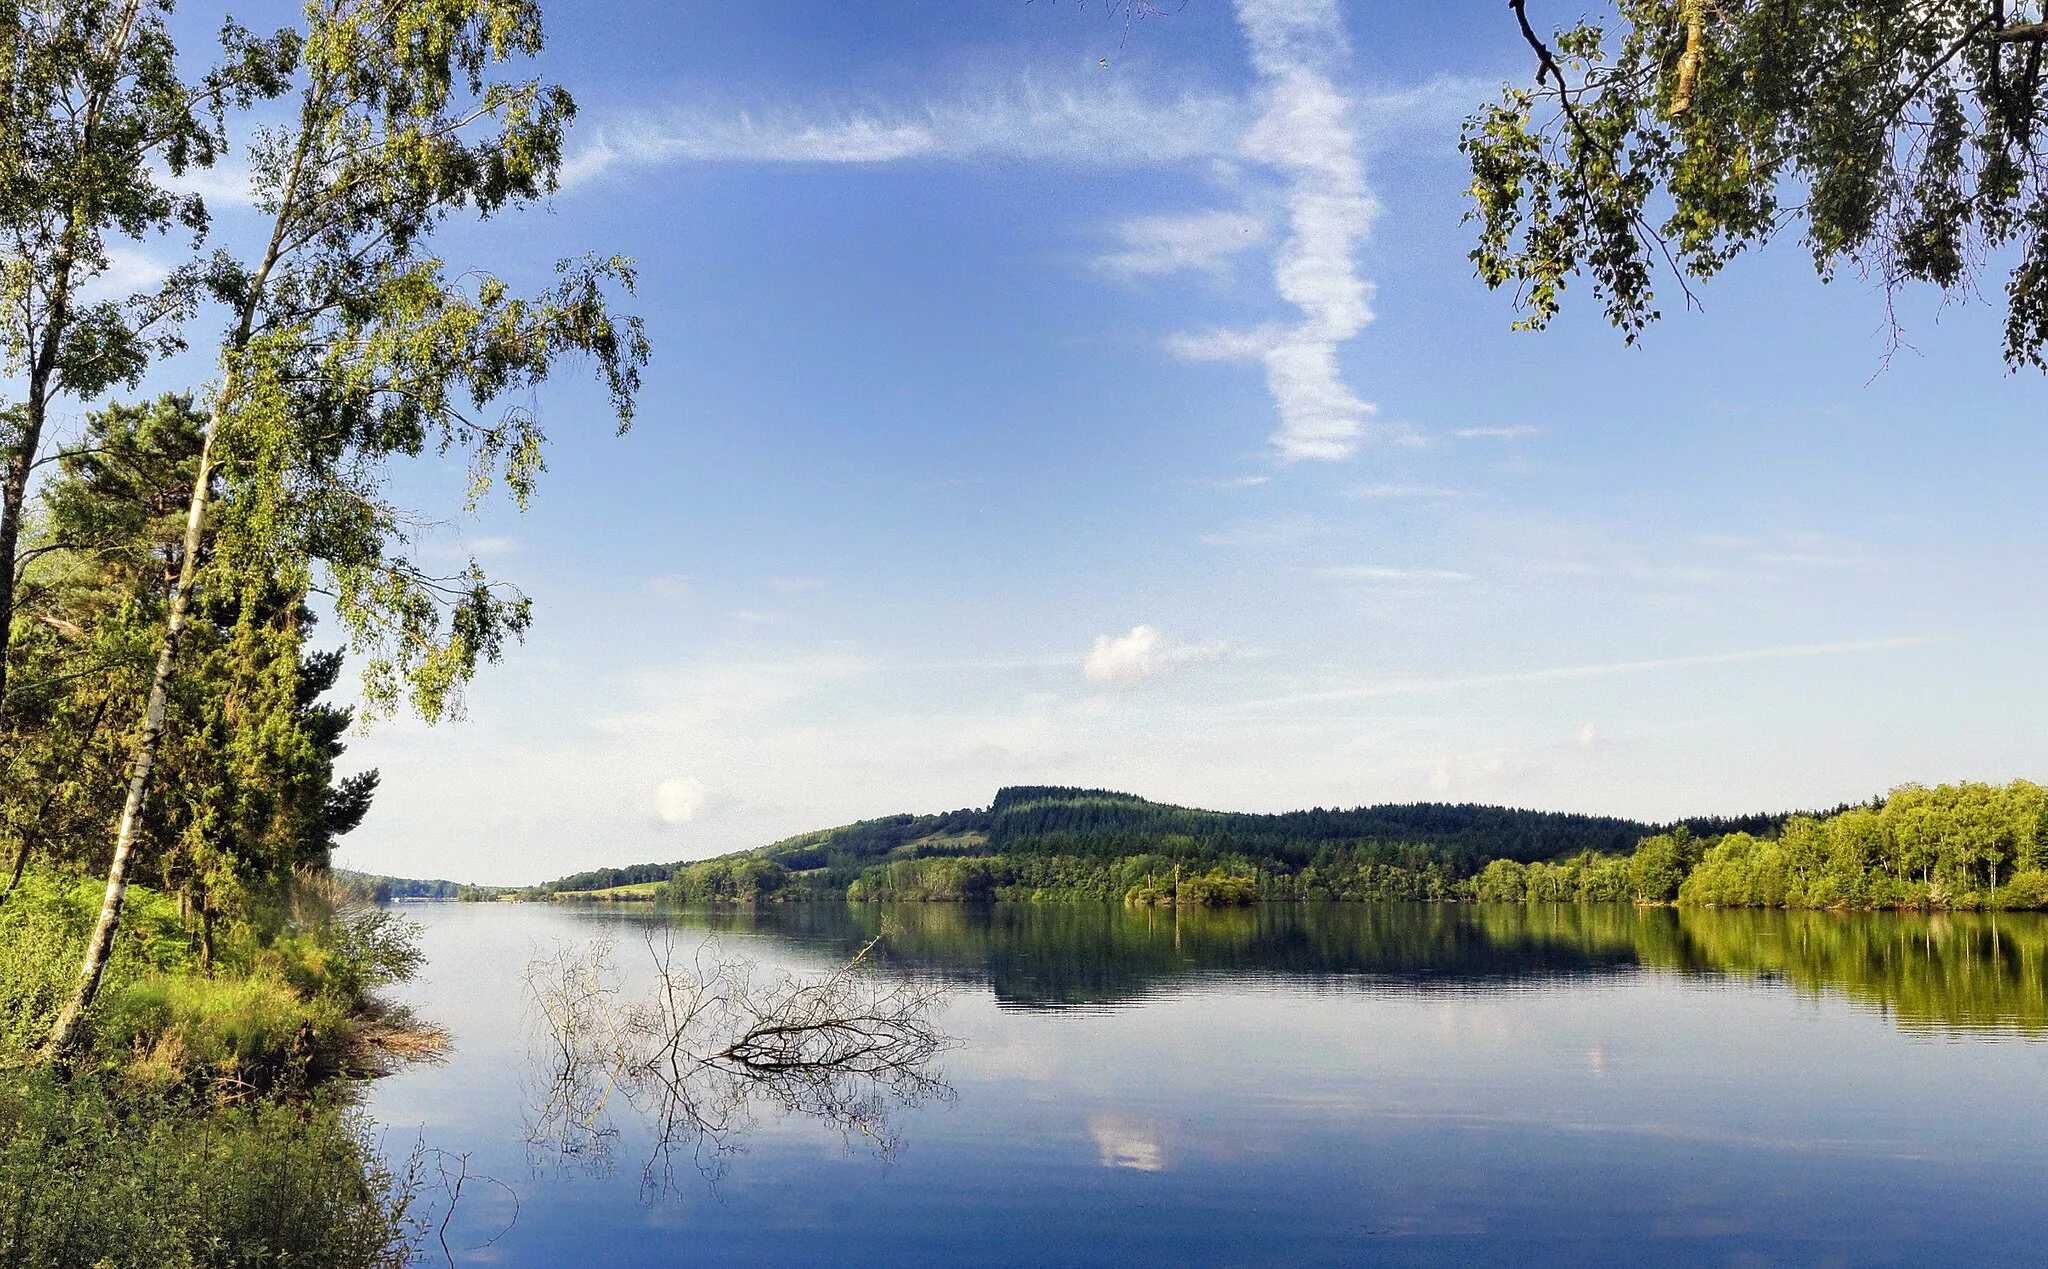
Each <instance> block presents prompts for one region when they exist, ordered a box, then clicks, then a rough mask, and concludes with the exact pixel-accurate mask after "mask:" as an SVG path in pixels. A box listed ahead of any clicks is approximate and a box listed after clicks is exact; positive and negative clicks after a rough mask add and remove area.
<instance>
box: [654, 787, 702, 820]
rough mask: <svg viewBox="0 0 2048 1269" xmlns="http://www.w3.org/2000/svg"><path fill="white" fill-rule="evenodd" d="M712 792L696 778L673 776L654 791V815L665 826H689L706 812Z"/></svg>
mask: <svg viewBox="0 0 2048 1269" xmlns="http://www.w3.org/2000/svg"><path fill="white" fill-rule="evenodd" d="M710 797H711V790H710V789H708V788H706V787H705V786H704V782H703V781H702V780H699V779H697V778H695V777H694V776H673V777H671V778H669V779H667V780H663V781H662V782H661V787H660V788H658V789H656V790H655V791H654V813H655V814H656V815H658V816H660V817H661V822H662V823H664V824H687V823H689V822H690V821H691V820H694V819H696V818H697V816H698V814H699V813H701V812H702V811H703V810H704V804H705V802H706V801H708V800H709V799H710Z"/></svg>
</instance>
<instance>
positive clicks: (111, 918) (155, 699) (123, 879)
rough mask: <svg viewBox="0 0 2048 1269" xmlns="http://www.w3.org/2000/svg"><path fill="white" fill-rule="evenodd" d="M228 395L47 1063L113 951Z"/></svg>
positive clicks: (81, 1019)
mask: <svg viewBox="0 0 2048 1269" xmlns="http://www.w3.org/2000/svg"><path fill="white" fill-rule="evenodd" d="M233 390H234V378H233V376H232V375H230V376H229V378H228V381H227V382H226V383H225V384H223V385H222V388H221V394H220V396H219V397H217V398H216V399H215V402H214V407H213V417H212V418H211V419H209V420H208V421H207V424H206V439H205V440H204V441H203V442H201V444H200V447H199V474H198V476H197V477H196V478H195V479H194V480H193V482H192V505H191V507H190V508H189V509H188V510H187V512H186V513H185V558H184V559H183V560H182V561H180V562H179V565H178V584H177V587H176V589H174V590H173V591H172V592H171V611H170V615H169V617H168V618H167V619H166V620H165V622H164V641H163V645H162V647H160V648H159V649H158V650H157V657H156V672H155V673H154V674H153V675H152V676H151V678H150V683H149V706H148V708H147V709H146V710H145V711H144V713H143V716H142V734H141V735H140V736H138V737H136V739H135V761H134V765H133V767H132V768H131V769H130V771H129V775H128V799H127V801H126V802H125V803H124V804H123V805H122V807H121V828H120V832H119V833H118V834H117V835H116V836H115V838H114V859H113V862H112V863H111V864H109V865H108V866H107V895H106V898H105V899H104V900H102V901H101V903H100V916H99V920H98V921H97V922H96V923H94V925H93V930H92V938H91V940H90V941H89V942H87V944H86V946H85V960H84V961H83V962H82V963H81V964H80V965H79V967H78V985H77V987H75V988H74V989H73V990H72V993H71V999H70V1000H68V1001H66V1002H65V1005H64V1011H63V1012H62V1013H60V1014H58V1015H57V1024H56V1025H55V1026H54V1027H52V1028H50V1038H49V1040H48V1041H47V1042H46V1043H45V1044H44V1046H43V1049H44V1054H45V1056H47V1057H50V1058H53V1059H62V1058H64V1057H67V1056H69V1055H70V1054H71V1053H72V1052H73V1051H74V1050H75V1049H76V1048H77V1047H78V1042H79V1039H80V1037H81V1035H82V1034H83V1031H84V1023H85V1011H86V1010H87V1009H89V1008H91V1007H92V1002H93V997H95V996H97V995H98V994H99V990H100V978H101V976H102V975H104V974H105V973H106V971H107V959H108V957H109V956H110V955H111V954H112V953H113V950H114V932H115V931H116V930H117V929H119V928H120V925H121V905H122V904H123V903H125V902H126V901H127V899H128V860H129V857H130V856H131V855H133V854H134V853H135V836H136V834H137V833H138V832H140V831H141V827H142V808H143V804H144V803H145V802H146V801H147V800H148V797H149V773H150V770H151V768H153V767H154V766H155V765H156V749H157V742H158V741H159V740H161V739H162V737H163V733H164V714H165V713H166V711H168V709H169V708H170V692H171V675H172V674H173V673H174V672H175V671H176V669H177V665H178V644H179V642H180V640H181V639H182V637H183V635H184V633H185V617H186V614H187V613H188V612H189V611H190V610H191V607H192V587H193V577H194V574H195V573H196V572H197V570H198V567H199V547H200V540H201V537H202V535H203V532H204V528H205V524H206V495H207V490H208V488H209V487H210V485H211V483H212V477H213V442H214V438H215V437H216V436H217V435H218V434H219V432H220V420H221V409H222V407H223V405H224V404H225V403H226V401H227V400H228V397H229V395H230V394H231V393H232V392H233Z"/></svg>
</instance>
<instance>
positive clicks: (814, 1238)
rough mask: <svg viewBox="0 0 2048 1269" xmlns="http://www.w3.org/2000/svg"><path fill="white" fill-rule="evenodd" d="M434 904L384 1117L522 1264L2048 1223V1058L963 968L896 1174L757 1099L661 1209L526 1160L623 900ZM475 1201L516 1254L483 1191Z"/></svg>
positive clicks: (1884, 1232)
mask: <svg viewBox="0 0 2048 1269" xmlns="http://www.w3.org/2000/svg"><path fill="white" fill-rule="evenodd" d="M420 916H421V917H422V919H423V920H424V921H425V922H426V924H427V925H428V929H429V935H428V951H429V954H430V956H431V957H432V967H431V969H430V973H429V978H428V980H427V981H425V982H423V983H421V984H419V985H418V986H417V991H416V996H417V998H418V1000H419V1001H420V1003H421V1005H422V1006H423V1007H424V1009H425V1011H426V1012H427V1013H428V1014H429V1015H430V1016H432V1017H435V1018H437V1019H439V1020H441V1021H444V1022H445V1023H447V1024H448V1025H449V1026H450V1027H451V1029H452V1030H453V1031H454V1032H455V1035H456V1037H457V1042H458V1046H459V1047H458V1051H457V1053H456V1056H455V1058H454V1060H453V1061H452V1062H451V1063H450V1064H449V1065H448V1066H446V1067H444V1068H438V1069H425V1070H420V1071H415V1072H411V1073H408V1074H406V1075H404V1076H401V1077H399V1078H396V1079H393V1080H389V1081H385V1082H383V1083H382V1084H380V1085H378V1086H377V1088H376V1089H375V1092H374V1094H373V1101H372V1109H373V1111H374V1112H375V1113H376V1115H377V1116H378V1118H379V1119H380V1120H381V1121H382V1122H383V1123H384V1124H385V1125H387V1143H388V1147H387V1148H388V1149H389V1150H390V1152H391V1153H393V1154H395V1155H402V1154H403V1153H404V1150H405V1149H406V1148H409V1146H410V1145H411V1143H412V1141H413V1140H414V1139H415V1137H417V1136H418V1135H420V1133H421V1131H422V1126H424V1135H425V1137H426V1139H427V1141H428V1143H429V1144H431V1145H433V1146H435V1147H438V1148H440V1149H443V1150H447V1151H457V1152H466V1153H467V1154H468V1155H469V1157H470V1167H471V1168H472V1170H474V1171H477V1172H481V1173H488V1174H490V1175H493V1176H496V1177H499V1178H502V1179H504V1180H506V1181H507V1182H509V1183H510V1184H511V1185H512V1186H513V1187H514V1188H515V1189H516V1190H517V1191H518V1194H519V1199H520V1202H521V1205H522V1207H521V1213H520V1216H519V1221H518V1223H517V1225H516V1226H515V1227H514V1229H513V1230H512V1232H511V1233H509V1234H508V1235H506V1237H505V1238H504V1239H503V1240H502V1241H501V1242H499V1243H498V1244H497V1245H495V1246H493V1247H491V1248H489V1249H488V1250H487V1251H484V1252H480V1253H477V1256H476V1257H475V1258H477V1259H484V1258H488V1259H489V1260H491V1261H492V1262H494V1263H503V1264H513V1265H542V1264H557V1263H576V1262H580V1263H608V1264H620V1265H633V1264H670V1263H693V1262H698V1261H702V1262H707V1263H709V1262H745V1263H770V1264H808V1263H820V1262H831V1261H860V1262H869V1261H888V1262H890V1263H932V1264H938V1263H945V1264H961V1263H970V1264H972V1263H986V1264H1001V1263H1020V1262H1033V1261H1036V1262H1041V1263H1103V1264H1111V1263H1118V1264H1124V1263H1135V1262H1147V1263H1232V1264H1244V1263H1275V1264H1283V1263H1304V1262H1322V1263H1331V1262H1360V1261H1364V1262H1367V1263H1417V1264H1429V1263H1442V1262H1445V1261H1458V1260H1464V1261H1468V1262H1474V1263H1553V1264H1570V1263H1582V1262H1585V1261H1588V1260H1592V1261H1607V1262H1617V1261H1619V1262H1641V1261H1644V1260H1645V1259H1655V1260H1658V1261H1660V1262H1663V1263H1711V1264H1720V1263H1727V1262H1729V1261H1731V1260H1736V1259H1744V1258H1747V1259H1751V1260H1755V1261H1757V1262H1759V1263H1780V1262H1782V1263H1809V1262H1812V1261H1815V1260H1817V1259H1825V1258H1828V1257H1834V1258H1837V1259H1842V1260H1846V1261H1848V1262H1852V1263H1864V1262H1873V1261H1878V1262H1882V1261H1889V1260H1893V1259H1901V1258H1903V1259H1913V1258H1926V1259H1932V1260H1935V1261H1938V1262H1940V1263H1948V1264H1954V1263H1969V1262H1972V1261H1973V1260H1975V1261H1981V1262H1990V1261H1994V1260H2003V1261H2004V1262H2005V1263H2023V1262H2026V1261H2028V1260H2029V1259H2030V1258H2032V1257H2033V1256H2034V1255H2035V1254H2036V1231H2037V1230H2038V1228H2039V1223H2040V1219H2041V1217H2042V1216H2043V1215H2048V1201H2044V1200H2042V1199H2040V1198H2039V1197H2037V1196H2036V1193H2035V1190H2036V1187H2035V1185H2034V1183H2033V1181H2032V1180H2031V1179H2030V1178H2034V1177H2037V1176H2038V1175H2040V1173H2041V1170H2042V1168H2043V1165H2044V1164H2048V1098H2043V1097H2042V1096H2041V1095H2040V1093H2041V1088H2042V1081H2043V1078H2044V1076H2048V1046H2043V1045H2040V1044H2035V1043H2027V1042H2023V1041H2020V1040H2015V1039H2011V1038H2000V1037H1999V1036H1997V1035H1995V1034H1988V1033H1955V1034H1950V1033H1945V1032H1934V1033H1926V1032H1911V1031H1907V1030H1902V1029H1901V1028H1900V1027H1899V1026H1896V1025H1894V1023H1893V1022H1892V1021H1891V1020H1890V1019H1888V1018H1887V1017H1884V1016H1880V1015H1879V1014H1876V1013H1873V1012H1872V1010H1871V1008H1870V1007H1867V1006H1852V1005H1851V1004H1849V1003H1848V1002H1846V1001H1845V1000H1844V999H1843V998H1842V997H1841V996H1839V995H1836V994H1832V993H1829V992H1820V993H1815V992H1811V991H1805V992H1802V991H1799V990H1795V989H1794V988H1793V987H1791V986H1788V985H1786V984H1785V983H1783V982H1780V981H1759V980H1757V979H1755V978H1744V977H1738V976H1732V975H1731V976H1708V977H1698V976H1687V975H1682V974H1673V973H1647V972H1641V971H1633V970H1629V971H1623V972H1612V973H1603V974H1600V975H1595V976H1586V975H1576V976H1566V977H1548V978H1545V977H1531V978H1528V979H1524V980H1508V981H1502V982H1499V983H1496V984H1494V985H1493V986H1492V987H1491V988H1489V989H1487V990H1483V991H1481V990H1469V989H1456V990H1433V989H1431V988H1429V987H1428V986H1427V985H1426V984H1423V985H1417V984H1414V983H1408V984H1402V985H1395V984H1389V983H1386V982H1380V983H1378V984H1376V985H1375V984H1373V983H1371V982H1370V981H1368V980H1359V981H1358V982H1357V983H1355V984H1354V985H1352V986H1351V987H1348V988H1346V987H1342V986H1339V985H1336V984H1333V983H1331V982H1329V981H1327V980H1316V981H1309V982H1303V981H1293V980H1290V979H1288V978H1287V977H1285V976H1279V975H1273V974H1259V975H1255V976H1253V977H1249V978H1241V979H1232V978H1230V977H1228V976H1225V975H1219V974H1206V975H1203V976H1201V977H1199V978H1197V979H1194V980H1190V981H1184V982H1183V983H1181V984H1180V985H1179V986H1178V987H1177V988H1176V989H1175V990H1171V991H1164V992H1153V993H1152V994H1149V995H1147V996H1146V997H1145V998H1144V999H1143V1001H1142V1003H1138V1004H1135V1005H1132V1006H1131V1007H1126V1008H1120V1009H1114V1010H1105V1009H1064V1010H1046V1009H1016V1008H1010V1007H1005V1006H1003V1005H1002V1004H1000V1003H999V1002H998V1001H997V1000H995V999H994V998H993V997H992V996H991V995H990V993H989V991H988V989H987V988H986V987H981V986H975V985H973V984H972V983H971V982H967V981H965V980H963V982H962V985H961V986H960V988H959V989H958V990H957V991H956V992H955V994H954V996H953V999H952V1001H951V1003H950V1005H949V1006H948V1008H947V1010H946V1012H945V1014H944V1016H943V1018H942V1022H943V1025H944V1026H945V1027H946V1029H947V1030H949V1031H951V1032H953V1033H954V1034H955V1035H957V1036H959V1037H960V1038H961V1039H962V1040H963V1042H964V1043H963V1045H962V1047H960V1048H959V1049H957V1050H954V1051H952V1052H950V1053H948V1054H946V1055H945V1056H944V1057H943V1058H942V1060H941V1065H942V1066H943V1069H944V1071H945V1074H946V1076H947V1078H948V1080H949V1082H950V1083H951V1084H952V1085H953V1087H954V1088H955V1089H956V1090H957V1092H958V1094H959V1095H958V1099H957V1101H956V1102H955V1103H954V1104H952V1105H934V1106H927V1107H920V1108H915V1109H912V1110H909V1111H906V1112H904V1113H903V1115H902V1117H901V1120H900V1123H899V1124H898V1127H900V1130H901V1133H902V1136H903V1140H904V1144H903V1146H902V1148H901V1150H900V1151H899V1153H898V1154H897V1156H896V1158H895V1159H894V1161H893V1162H891V1163H888V1164H886V1165H884V1164H881V1163H878V1162H876V1160H875V1159H874V1157H873V1155H872V1153H871V1152H865V1151H862V1150H860V1149H859V1148H857V1146H856V1147H855V1148H849V1147H848V1145H847V1143H846V1142H844V1141H842V1140H841V1138H840V1137H839V1136H838V1135H837V1134H836V1133H833V1132H830V1131H828V1130H821V1129H819V1128H817V1127H816V1126H814V1125H807V1124H804V1123H802V1122H798V1121H795V1120H792V1119H787V1118H782V1119H778V1118H776V1117H774V1116H764V1117H763V1118H762V1121H761V1124H760V1127H759V1131H758V1132H756V1133H755V1134H754V1135H753V1136H752V1137H751V1138H750V1139H749V1140H748V1142H747V1143H746V1146H745V1149H744V1153H743V1154H741V1155H740V1156H739V1157H738V1158H737V1159H736V1160H735V1161H734V1164H733V1167H732V1169H731V1171H730V1173H729V1174H728V1175H727V1176H726V1178H725V1179H724V1180H723V1181H721V1182H720V1184H719V1185H718V1187H717V1188H716V1190H715V1191H712V1190H709V1189H705V1188H699V1189H685V1190H682V1191H679V1192H677V1193H674V1194H672V1195H669V1196H666V1197H659V1198H656V1199H654V1200H652V1201H643V1197H642V1191H641V1184H640V1182H641V1174H640V1165H641V1162H642V1160H640V1159H639V1158H638V1157H636V1155H635V1153H634V1152H635V1149H636V1147H637V1146H639V1145H640V1144H642V1143H641V1141H640V1140H638V1139H637V1130H636V1129H635V1128H634V1126H633V1125H632V1124H631V1122H630V1120H627V1119H622V1120H621V1124H620V1126H621V1129H622V1132H621V1136H620V1140H619V1142H618V1144H617V1149H616V1152H615V1164H616V1166H615V1172H614V1175H612V1176H611V1177H609V1178H606V1177H603V1176H592V1175H588V1174H585V1173H581V1172H578V1171H576V1170H574V1169H571V1170H569V1171H567V1172H564V1173H561V1174H557V1173H555V1172H553V1171H546V1170H544V1171H543V1172H542V1174H539V1175H536V1174H535V1173H533V1172H532V1171H531V1170H530V1169H529V1166H528V1161H527V1159H526V1158H525V1156H524V1153H523V1150H522V1144H523V1138H522V1136H521V1121H520V1107H519V1105H518V1102H519V1092H518V1090H519V1081H520V1073H521V1054H522V1041H521V1034H520V1033H521V1028H520V1025H519V1016H520V1005H519V997H518V979H517V976H518V971H519V969H520V967H521V966H522V965H523V964H524V963H525V961H526V960H527V958H528V957H529V956H530V955H531V953H532V951H533V950H534V949H543V950H544V949H545V948H546V947H547V946H549V945H551V943H552V941H553V940H557V939H567V940H577V939H582V938H586V937H588V936H589V935H590V934H591V933H592V932H593V931H594V930H596V929H597V928H599V927H601V926H604V925H606V924H609V923H610V922H609V920H608V918H607V917H606V915H604V914H595V913H582V912H574V911H564V910H561V909H552V908H537V907H527V908H506V907H459V906H457V907H437V908H431V909H426V910H422V911H421V912H420ZM629 928H630V927H629ZM728 943H729V944H730V945H731V946H733V947H735V948H737V949H740V950H743V951H745V952H746V953H747V954H748V955H752V956H755V957H758V958H760V959H762V960H764V961H769V962H773V963H780V964H789V965H792V966H797V967H809V968H813V969H815V968H817V967H820V966H823V965H825V964H828V963H829V960H828V957H829V955H830V949H829V948H827V947H825V946H824V945H822V944H814V945H801V944H792V943H789V942H784V941H779V940H775V939H770V938H767V937H761V936H750V935H746V934H732V935H728ZM636 950H637V944H636V943H635V942H634V941H633V940H632V939H631V938H621V939H620V942H619V952H620V960H621V962H622V963H630V961H631V960H632V954H633V953H634V952H635V951H636ZM1027 950H1028V949H1027ZM1012 951H1013V953H1014V952H1015V949H1012ZM465 1204H467V1200H465ZM460 1215H461V1216H462V1217H463V1221H459V1222H457V1223H458V1224H464V1223H465V1222H466V1223H467V1224H468V1225H473V1226H475V1227H476V1229H477V1230H478V1231H480V1232H478V1233H476V1234H475V1236H474V1238H473V1239H472V1241H481V1240H482V1238H484V1237H488V1236H489V1233H490V1232H491V1230H490V1229H489V1228H487V1227H488V1226H489V1225H490V1220H491V1217H490V1215H489V1214H487V1213H486V1212H485V1211H484V1210H483V1208H482V1206H481V1205H479V1207H478V1208H477V1209H476V1210H475V1211H470V1210H467V1208H466V1207H465V1209H464V1210H462V1211H461V1212H460ZM472 1217H473V1218H474V1219H473V1220H472V1219H471V1218H472ZM1959 1231H1968V1238H1967V1240H1965V1241H1962V1242H1958V1241H1957V1235H1958V1232H1959ZM464 1237H469V1235H468V1234H465V1235H464ZM450 1241H451V1244H455V1243H458V1242H459V1241H460V1239H458V1238H456V1237H451V1240H450Z"/></svg>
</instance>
